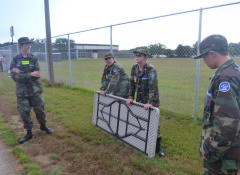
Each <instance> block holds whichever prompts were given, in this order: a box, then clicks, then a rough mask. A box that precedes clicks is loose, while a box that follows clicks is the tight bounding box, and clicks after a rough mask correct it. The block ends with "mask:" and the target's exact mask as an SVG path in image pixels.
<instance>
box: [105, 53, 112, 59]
mask: <svg viewBox="0 0 240 175" xmlns="http://www.w3.org/2000/svg"><path fill="white" fill-rule="evenodd" d="M105 58H114V56H113V54H112V53H111V52H109V53H107V54H106V55H104V59H105Z"/></svg>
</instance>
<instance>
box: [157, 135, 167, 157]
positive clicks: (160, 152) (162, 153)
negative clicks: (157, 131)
mask: <svg viewBox="0 0 240 175" xmlns="http://www.w3.org/2000/svg"><path fill="white" fill-rule="evenodd" d="M161 140H162V138H161V137H160V138H157V143H156V153H158V155H159V156H160V157H164V156H165V154H164V152H163V150H162V148H161Z"/></svg>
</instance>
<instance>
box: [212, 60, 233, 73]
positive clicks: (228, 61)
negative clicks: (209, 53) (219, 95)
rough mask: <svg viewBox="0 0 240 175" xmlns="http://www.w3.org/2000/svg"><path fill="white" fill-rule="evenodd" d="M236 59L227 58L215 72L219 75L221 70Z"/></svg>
mask: <svg viewBox="0 0 240 175" xmlns="http://www.w3.org/2000/svg"><path fill="white" fill-rule="evenodd" d="M234 63H235V62H234V60H233V59H230V60H227V61H226V62H225V63H223V64H222V65H221V66H220V67H219V68H218V70H217V71H216V72H215V75H218V74H219V73H220V72H222V70H223V69H225V68H226V67H228V66H229V65H231V64H234Z"/></svg>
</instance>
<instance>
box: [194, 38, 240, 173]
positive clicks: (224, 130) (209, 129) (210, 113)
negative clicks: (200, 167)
mask: <svg viewBox="0 0 240 175" xmlns="http://www.w3.org/2000/svg"><path fill="white" fill-rule="evenodd" d="M199 51H200V55H199V56H197V57H195V58H201V57H203V58H204V60H205V63H206V64H207V66H209V67H210V68H212V69H215V68H218V70H217V71H216V72H215V74H214V75H213V76H212V77H211V83H210V86H209V88H208V91H207V93H206V97H205V99H204V102H205V105H204V114H203V120H202V136H201V143H200V149H199V153H200V156H201V157H203V156H204V157H205V158H204V175H222V174H224V175H225V174H228V175H237V172H238V169H239V168H240V70H239V67H238V66H237V65H236V64H235V62H234V61H233V60H231V59H229V57H228V43H227V40H226V38H225V37H223V36H221V35H210V36H209V37H207V38H206V39H204V40H203V41H202V42H201V44H200V45H199ZM222 61H224V63H223V64H221V62H222ZM218 64H219V65H220V66H219V67H218V66H217V65H218ZM202 155H203V156H202Z"/></svg>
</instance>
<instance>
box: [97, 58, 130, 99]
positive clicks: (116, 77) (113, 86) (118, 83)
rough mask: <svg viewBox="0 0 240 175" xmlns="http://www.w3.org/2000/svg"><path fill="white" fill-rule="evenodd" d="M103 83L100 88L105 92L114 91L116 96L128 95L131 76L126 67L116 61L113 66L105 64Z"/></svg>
mask: <svg viewBox="0 0 240 175" xmlns="http://www.w3.org/2000/svg"><path fill="white" fill-rule="evenodd" d="M101 83H102V85H101V88H100V90H102V91H104V92H105V94H110V93H112V94H113V95H115V96H119V97H123V98H127V97H128V91H129V77H128V75H127V74H126V72H125V70H124V68H123V67H122V66H121V65H119V64H118V63H117V62H116V61H115V62H114V63H113V65H111V66H108V65H106V66H105V68H104V71H103V75H102V81H101Z"/></svg>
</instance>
